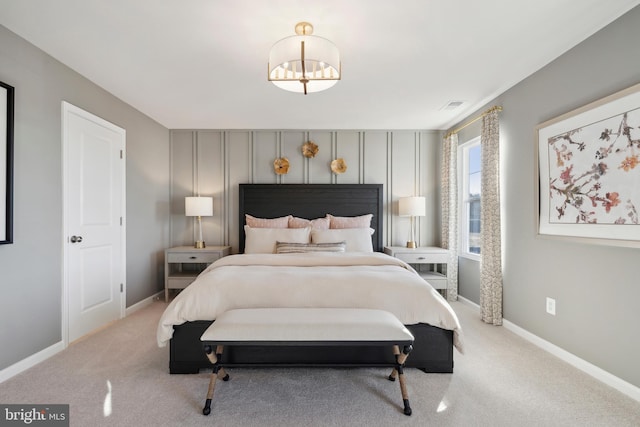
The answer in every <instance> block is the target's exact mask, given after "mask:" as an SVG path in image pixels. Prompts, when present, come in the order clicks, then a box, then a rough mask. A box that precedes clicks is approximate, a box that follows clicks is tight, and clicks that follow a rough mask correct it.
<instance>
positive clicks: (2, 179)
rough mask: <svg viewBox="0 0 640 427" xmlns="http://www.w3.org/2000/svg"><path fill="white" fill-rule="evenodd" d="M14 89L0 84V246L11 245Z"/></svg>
mask: <svg viewBox="0 0 640 427" xmlns="http://www.w3.org/2000/svg"><path fill="white" fill-rule="evenodd" d="M13 107H14V88H13V86H9V85H8V84H6V83H3V82H0V244H7V243H13Z"/></svg>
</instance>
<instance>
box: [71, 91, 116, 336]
mask: <svg viewBox="0 0 640 427" xmlns="http://www.w3.org/2000/svg"><path fill="white" fill-rule="evenodd" d="M69 113H74V114H76V115H78V116H80V117H83V118H85V119H88V120H91V121H93V122H95V123H98V124H100V125H101V126H104V127H106V128H108V129H111V130H113V131H114V132H116V133H119V134H122V136H123V147H122V161H123V164H122V168H121V178H122V179H121V182H122V188H121V198H122V200H121V201H120V202H121V206H122V226H121V227H120V233H121V234H120V237H121V239H120V242H121V243H120V244H121V251H120V253H121V254H122V256H121V260H120V262H121V263H122V277H121V278H120V283H122V287H123V288H122V292H120V317H119V318H120V319H122V318H123V317H124V316H125V313H126V302H127V301H126V300H127V297H126V295H127V251H126V249H127V240H126V237H127V227H126V225H127V221H126V212H127V206H126V200H127V194H126V188H127V186H126V169H127V168H126V153H127V150H126V148H127V138H126V131H125V130H124V129H123V128H121V127H119V126H116V125H114V124H113V123H111V122H108V121H106V120H104V119H102V118H100V117H98V116H96V115H94V114H91V113H89V112H88V111H85V110H83V109H81V108H79V107H76V106H75V105H73V104H70V103H68V102H66V101H62V239H61V242H62V342H63V344H64V348H67V347H68V346H69V244H68V242H67V239H68V238H69V235H70V230H69V225H68V202H69V193H68V190H67V188H68V181H69V177H68V170H67V168H68V164H67V156H68V154H69V142H68V140H67V133H68V132H67V129H68V126H69V123H68V120H67V117H68V115H69Z"/></svg>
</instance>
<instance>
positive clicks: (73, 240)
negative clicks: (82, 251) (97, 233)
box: [69, 236, 82, 243]
mask: <svg viewBox="0 0 640 427" xmlns="http://www.w3.org/2000/svg"><path fill="white" fill-rule="evenodd" d="M69 240H70V241H71V243H80V242H82V236H71V239H69Z"/></svg>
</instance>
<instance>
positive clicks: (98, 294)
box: [62, 102, 126, 344]
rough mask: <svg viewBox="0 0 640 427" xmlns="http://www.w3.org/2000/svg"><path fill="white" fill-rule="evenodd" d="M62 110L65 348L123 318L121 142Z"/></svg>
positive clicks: (82, 114) (108, 128) (112, 132)
mask: <svg viewBox="0 0 640 427" xmlns="http://www.w3.org/2000/svg"><path fill="white" fill-rule="evenodd" d="M62 109H63V146H64V153H63V156H64V159H63V164H64V166H63V168H64V172H63V173H64V180H65V183H64V189H65V193H64V206H65V212H64V217H65V227H64V228H65V236H64V239H65V241H64V245H65V251H64V254H65V263H64V264H65V267H64V280H63V282H64V288H65V289H64V290H63V300H64V302H63V310H65V311H66V313H63V337H64V331H66V332H67V335H66V339H65V340H64V341H65V344H68V343H69V342H72V341H74V340H76V339H78V338H80V337H82V336H83V335H86V334H87V333H89V332H92V331H94V330H96V329H98V328H100V327H102V326H104V325H106V324H108V323H109V322H112V321H114V320H116V319H119V318H121V317H122V315H123V314H124V285H125V281H124V278H125V228H124V212H125V203H124V201H125V198H124V196H125V191H124V188H125V187H124V184H125V161H124V149H125V140H126V137H125V131H124V129H121V128H119V127H117V126H115V125H113V124H112V123H109V122H107V121H105V120H103V119H101V118H99V117H96V116H94V115H92V114H90V113H87V112H86V111H84V110H81V109H79V108H77V107H74V106H73V105H71V104H68V103H66V102H63V105H62ZM65 314H66V315H65ZM65 318H66V327H65Z"/></svg>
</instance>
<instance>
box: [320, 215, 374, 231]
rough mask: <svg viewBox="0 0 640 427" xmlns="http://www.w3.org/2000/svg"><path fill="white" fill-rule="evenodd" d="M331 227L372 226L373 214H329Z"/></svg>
mask: <svg viewBox="0 0 640 427" xmlns="http://www.w3.org/2000/svg"><path fill="white" fill-rule="evenodd" d="M327 216H328V217H329V221H330V224H329V228H370V227H371V218H373V214H367V215H360V216H333V215H330V214H328V215H327Z"/></svg>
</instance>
